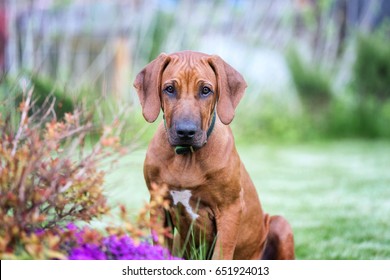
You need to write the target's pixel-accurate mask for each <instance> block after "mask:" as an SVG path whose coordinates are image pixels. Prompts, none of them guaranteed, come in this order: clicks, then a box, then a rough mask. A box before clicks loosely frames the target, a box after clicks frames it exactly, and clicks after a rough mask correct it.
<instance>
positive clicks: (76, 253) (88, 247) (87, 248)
mask: <svg viewBox="0 0 390 280" xmlns="http://www.w3.org/2000/svg"><path fill="white" fill-rule="evenodd" d="M68 259H70V260H106V259H107V258H106V255H105V254H104V252H102V251H101V248H100V246H97V245H94V244H84V245H82V246H81V247H77V248H74V249H72V250H71V252H70V253H69V257H68Z"/></svg>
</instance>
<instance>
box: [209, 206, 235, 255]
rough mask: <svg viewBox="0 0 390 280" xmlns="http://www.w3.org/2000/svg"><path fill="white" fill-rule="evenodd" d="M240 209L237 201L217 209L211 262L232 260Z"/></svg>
mask: <svg viewBox="0 0 390 280" xmlns="http://www.w3.org/2000/svg"><path fill="white" fill-rule="evenodd" d="M241 213H242V207H241V203H240V201H239V200H237V201H236V202H234V203H233V204H231V205H229V206H227V207H224V208H221V209H217V211H216V212H215V220H216V225H217V241H216V243H215V247H214V252H213V257H212V259H213V260H222V259H224V260H232V259H233V256H234V250H235V248H236V244H237V239H238V235H239V231H240V221H241Z"/></svg>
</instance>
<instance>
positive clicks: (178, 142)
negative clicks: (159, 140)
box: [167, 129, 207, 149]
mask: <svg viewBox="0 0 390 280" xmlns="http://www.w3.org/2000/svg"><path fill="white" fill-rule="evenodd" d="M167 132H168V142H169V144H170V145H171V146H172V147H184V148H193V149H200V148H202V147H203V146H204V144H206V140H207V139H206V138H207V137H206V133H205V132H204V131H202V130H200V131H197V132H196V133H195V134H194V136H192V137H191V138H188V137H187V138H186V137H181V136H179V135H178V133H177V132H176V131H172V129H169V130H168V131H167Z"/></svg>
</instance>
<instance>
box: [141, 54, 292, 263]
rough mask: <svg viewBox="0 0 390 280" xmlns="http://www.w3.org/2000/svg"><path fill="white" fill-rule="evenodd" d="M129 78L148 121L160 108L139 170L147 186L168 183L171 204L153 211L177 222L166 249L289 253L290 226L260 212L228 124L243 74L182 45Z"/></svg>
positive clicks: (235, 255)
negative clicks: (161, 120) (153, 131)
mask: <svg viewBox="0 0 390 280" xmlns="http://www.w3.org/2000/svg"><path fill="white" fill-rule="evenodd" d="M134 86H135V88H136V89H137V93H138V96H139V99H140V101H141V105H142V109H143V115H144V117H145V119H146V120H147V121H148V122H154V121H155V120H156V119H157V117H158V115H159V113H160V109H162V111H163V113H164V122H162V123H161V124H160V126H159V127H158V130H157V132H156V134H155V136H154V138H153V139H152V141H151V143H150V145H149V148H148V151H147V155H146V159H145V165H144V175H145V180H146V184H147V186H148V188H149V190H151V186H152V185H153V184H156V185H159V186H162V185H167V186H168V190H169V192H168V194H167V199H169V200H170V202H171V203H170V205H171V207H170V209H169V210H168V211H165V210H164V209H160V210H159V212H158V213H156V215H157V216H158V217H159V218H160V219H161V221H162V222H163V223H164V225H165V226H166V227H168V226H172V228H174V229H176V230H177V233H176V235H175V241H173V240H172V239H170V240H167V243H168V244H167V245H168V246H169V247H170V250H174V249H173V246H175V247H177V248H184V256H185V257H187V258H191V250H190V247H194V246H195V247H197V246H198V247H200V246H202V245H203V246H206V248H207V253H208V256H210V257H211V256H212V259H261V258H268V259H293V258H294V241H293V234H292V230H291V227H290V226H289V224H288V222H287V221H286V220H285V219H284V218H283V217H280V216H272V217H270V216H268V215H267V214H264V213H263V210H262V207H261V204H260V201H259V199H258V196H257V193H256V190H255V187H254V185H253V183H252V181H251V179H250V177H249V175H248V173H247V171H246V170H245V167H244V165H243V163H242V162H241V160H240V158H239V155H238V153H237V151H236V148H235V144H234V139H233V135H232V132H231V129H230V127H229V126H228V124H229V123H230V122H231V121H232V120H233V117H234V110H235V108H236V106H237V105H238V103H239V101H240V99H241V97H242V96H243V94H244V91H245V88H246V83H245V81H244V79H243V77H242V76H241V75H240V74H239V73H238V72H237V71H236V70H234V69H233V68H232V67H231V66H230V65H229V64H227V63H226V62H225V61H223V60H222V59H221V58H220V57H218V56H209V55H206V54H203V53H198V52H192V51H184V52H178V53H174V54H171V55H166V54H161V55H160V56H158V57H157V58H156V59H155V60H153V61H152V62H151V63H150V64H148V65H147V66H146V67H145V68H144V69H143V70H142V71H141V72H140V73H139V74H138V75H137V77H136V80H135V82H134ZM151 199H153V198H151Z"/></svg>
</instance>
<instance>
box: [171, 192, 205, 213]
mask: <svg viewBox="0 0 390 280" xmlns="http://www.w3.org/2000/svg"><path fill="white" fill-rule="evenodd" d="M170 194H171V196H172V199H173V204H174V205H177V204H178V203H179V202H180V203H181V204H182V205H183V206H184V208H185V209H186V211H187V213H188V214H189V215H190V216H191V218H192V220H196V218H198V217H199V215H198V214H196V213H195V212H194V210H193V209H192V207H191V205H190V198H191V195H192V194H191V191H190V190H184V191H170Z"/></svg>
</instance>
